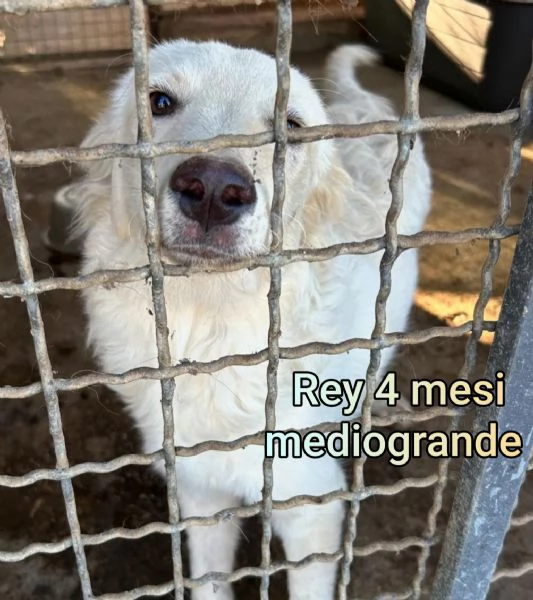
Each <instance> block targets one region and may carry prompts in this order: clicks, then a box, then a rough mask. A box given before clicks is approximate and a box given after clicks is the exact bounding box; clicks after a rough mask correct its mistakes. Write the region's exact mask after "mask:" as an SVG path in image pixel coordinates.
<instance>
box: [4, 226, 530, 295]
mask: <svg viewBox="0 0 533 600" xmlns="http://www.w3.org/2000/svg"><path fill="white" fill-rule="evenodd" d="M519 229H520V226H519V225H511V226H502V227H486V228H481V227H476V228H471V229H464V230H462V231H456V232H448V231H424V232H420V233H416V234H413V235H399V236H398V249H399V250H401V251H404V250H408V249H409V248H422V247H424V246H435V245H441V244H446V245H457V244H466V243H469V242H472V241H475V240H491V239H499V240H501V239H506V238H509V237H512V236H515V235H517V234H518V231H519ZM383 248H385V237H381V238H373V239H369V240H365V241H362V242H343V243H340V244H334V245H332V246H327V247H324V248H300V249H299V250H284V251H281V252H279V253H277V254H274V255H272V254H265V255H260V256H257V257H255V258H253V259H252V258H251V259H249V260H248V259H247V260H236V261H233V262H229V263H227V264H221V265H217V266H209V265H207V266H196V265H191V266H181V265H172V264H167V263H163V271H164V274H165V277H188V276H189V275H192V274H193V273H213V272H217V273H220V272H230V271H237V270H240V269H256V268H258V267H272V266H278V267H284V266H286V265H289V264H292V263H294V262H298V261H306V262H318V261H324V260H330V259H331V258H335V257H337V256H343V255H346V254H371V253H373V252H378V251H379V250H382V249H383ZM148 275H149V267H148V266H144V267H136V268H132V269H109V270H102V271H94V272H92V273H90V274H88V275H81V276H78V277H51V278H47V279H41V280H39V281H34V282H32V283H31V284H26V285H22V284H20V283H11V282H0V296H4V297H13V296H20V297H25V296H27V295H29V294H42V293H44V292H49V291H52V290H83V289H86V288H88V287H92V286H97V285H105V284H108V283H130V282H132V281H142V280H144V279H146V277H147V276H148Z"/></svg>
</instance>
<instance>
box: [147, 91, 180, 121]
mask: <svg viewBox="0 0 533 600" xmlns="http://www.w3.org/2000/svg"><path fill="white" fill-rule="evenodd" d="M176 104H177V103H176V100H175V99H174V98H172V97H171V96H169V95H168V94H166V93H165V92H158V91H155V92H151V93H150V107H151V109H152V114H153V115H154V116H155V117H164V116H165V115H170V114H172V113H173V112H174V110H175V109H176Z"/></svg>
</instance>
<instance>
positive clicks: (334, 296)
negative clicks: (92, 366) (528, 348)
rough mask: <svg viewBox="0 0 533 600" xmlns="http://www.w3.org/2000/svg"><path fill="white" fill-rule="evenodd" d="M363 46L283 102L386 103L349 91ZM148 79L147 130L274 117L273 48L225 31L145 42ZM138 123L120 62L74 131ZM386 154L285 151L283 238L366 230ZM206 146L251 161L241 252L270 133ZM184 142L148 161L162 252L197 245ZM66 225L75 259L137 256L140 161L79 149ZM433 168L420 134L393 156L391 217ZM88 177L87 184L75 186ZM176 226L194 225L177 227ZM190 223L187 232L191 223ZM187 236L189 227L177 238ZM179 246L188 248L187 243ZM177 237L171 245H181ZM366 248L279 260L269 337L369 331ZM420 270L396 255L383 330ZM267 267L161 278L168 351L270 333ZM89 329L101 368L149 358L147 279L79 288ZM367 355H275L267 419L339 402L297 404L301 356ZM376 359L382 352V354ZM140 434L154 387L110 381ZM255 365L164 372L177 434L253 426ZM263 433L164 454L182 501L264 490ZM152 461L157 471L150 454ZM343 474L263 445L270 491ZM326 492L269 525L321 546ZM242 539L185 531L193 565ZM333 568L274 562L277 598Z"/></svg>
mask: <svg viewBox="0 0 533 600" xmlns="http://www.w3.org/2000/svg"><path fill="white" fill-rule="evenodd" d="M374 58H375V57H374V54H373V53H372V52H371V51H370V50H368V49H365V48H363V47H358V46H347V47H342V48H340V49H338V50H337V51H336V52H334V53H333V55H332V56H331V58H330V60H329V63H328V73H327V77H328V80H327V81H328V84H327V86H328V87H330V88H331V90H330V91H331V103H330V105H329V107H328V108H327V109H326V108H325V106H324V104H323V102H322V101H321V99H320V98H319V95H318V94H317V92H316V91H315V90H314V89H313V87H312V85H311V83H310V82H309V80H308V79H307V78H306V77H305V76H304V75H302V74H301V73H300V72H298V71H297V70H295V69H293V70H292V71H291V91H290V100H289V110H290V111H292V112H293V113H295V114H297V115H298V117H299V118H300V119H301V120H302V121H303V122H304V123H305V125H319V124H324V123H329V122H341V123H360V122H365V121H373V120H379V119H390V118H394V112H393V110H392V108H391V106H390V105H389V103H388V102H387V101H386V100H384V99H383V98H381V97H379V96H376V95H375V94H373V93H370V92H367V91H365V90H363V89H362V88H361V87H360V85H359V84H358V83H357V81H356V80H355V78H354V73H353V68H354V67H355V66H357V65H358V64H362V63H364V64H366V63H371V62H372V61H373V60H374ZM150 80H151V84H152V86H153V87H154V88H157V89H158V90H166V91H168V92H169V93H170V94H171V95H172V96H174V97H176V98H177V99H178V100H179V102H180V107H179V109H178V110H177V111H176V112H175V113H174V114H173V115H171V116H166V117H154V138H155V140H156V141H171V140H172V141H175V140H199V139H202V138H209V137H212V136H216V135H220V134H226V133H253V132H259V131H264V130H266V129H268V128H270V127H271V123H272V118H273V109H274V98H275V92H276V69H275V63H274V61H273V59H272V58H270V57H268V56H266V55H264V54H261V53H259V52H256V51H254V50H244V49H235V48H232V47H229V46H227V45H224V44H221V43H216V42H210V43H193V42H189V41H176V42H171V43H165V44H163V45H160V46H158V47H156V48H154V49H153V50H152V51H151V53H150ZM136 138H137V120H136V110H135V96H134V82H133V75H132V72H131V71H130V72H128V73H127V74H126V75H125V76H124V77H123V78H122V79H121V80H120V82H119V83H118V85H117V86H116V88H115V91H114V93H113V95H112V100H111V103H110V106H109V108H108V109H107V110H106V111H105V112H104V113H103V114H102V115H101V116H100V118H99V120H98V121H97V123H96V124H95V126H94V127H93V129H92V130H91V132H90V133H89V135H88V136H87V138H86V140H85V141H84V146H93V145H96V144H99V143H109V142H125V143H126V142H127V143H134V142H135V141H136ZM396 153H397V142H396V137H394V136H385V135H379V136H372V137H368V138H361V139H354V140H336V141H320V142H316V143H311V144H300V145H296V146H294V145H291V146H290V147H289V148H288V150H287V168H286V202H285V207H284V230H285V236H284V247H285V248H298V247H305V246H307V247H318V246H326V245H331V244H335V243H338V242H347V241H352V240H364V239H367V238H370V237H375V236H380V235H382V234H383V232H384V222H385V215H386V212H387V209H388V207H389V204H390V191H389V181H388V180H389V177H390V173H391V167H392V164H393V161H394V159H395V156H396ZM215 154H216V155H217V156H218V157H222V158H229V159H231V160H233V161H239V162H240V163H241V164H242V165H245V166H246V167H247V168H248V169H250V170H251V171H252V172H253V175H254V178H255V180H256V184H255V185H256V191H257V203H256V206H255V208H254V210H253V211H252V212H251V213H250V214H248V215H244V216H243V217H242V218H241V219H240V220H239V221H237V222H236V223H235V224H233V225H228V226H226V227H227V228H228V232H229V234H230V235H229V238H228V239H230V243H229V246H225V247H224V248H222V251H223V252H229V253H232V254H233V255H234V256H240V257H243V256H253V255H255V254H257V253H261V252H266V251H267V250H268V248H269V244H270V232H269V209H270V205H271V198H272V192H273V176H272V158H273V145H268V146H262V147H260V148H255V149H228V150H222V151H219V152H216V153H215ZM188 158H189V156H188V155H178V156H176V155H174V156H167V157H161V158H158V159H156V160H155V167H156V172H157V177H158V197H157V205H158V210H159V216H160V227H161V232H162V248H161V251H162V255H163V257H164V258H165V259H166V260H168V261H171V262H172V261H173V262H179V261H193V262H195V261H198V260H202V259H201V258H198V257H195V252H194V246H191V247H192V250H191V247H189V246H190V244H189V242H191V240H192V237H194V231H195V230H194V228H193V229H191V227H189V226H190V225H191V223H192V221H188V219H187V218H186V217H185V216H184V215H183V214H181V212H180V210H179V208H178V205H177V202H176V201H175V198H174V196H173V193H172V192H171V191H170V189H169V179H170V177H171V174H172V173H173V171H174V169H175V168H176V166H177V165H179V164H180V163H181V162H183V161H184V160H186V159H188ZM82 188H83V189H84V190H85V193H84V197H83V199H82V200H83V201H82V202H81V204H82V206H81V212H80V223H81V226H82V227H83V228H84V229H85V232H86V244H85V260H84V267H83V271H84V273H90V272H92V271H95V270H98V269H110V268H116V269H122V268H127V267H134V266H139V265H144V264H147V253H146V248H145V245H144V231H145V229H144V221H143V219H144V217H143V211H142V204H141V192H140V189H141V181H140V167H139V162H138V161H137V160H134V159H121V160H114V161H111V160H107V161H101V162H99V163H96V164H92V165H91V166H90V167H89V168H88V172H87V175H86V178H85V180H84V186H82ZM430 188H431V182H430V175H429V170H428V167H427V165H426V162H425V159H424V154H423V150H422V147H421V144H420V142H419V141H418V142H417V143H416V145H415V147H414V149H413V151H412V153H411V159H410V162H409V165H408V167H407V169H406V171H405V179H404V189H405V201H404V207H403V211H402V213H401V216H400V218H399V226H398V229H399V232H400V233H403V234H411V233H415V232H417V231H419V230H420V229H421V228H422V226H423V223H424V220H425V217H426V214H427V211H428V207H429V202H430ZM87 190H88V192H89V193H86V192H87ZM191 231H192V232H193V233H191ZM188 236H189V237H188ZM191 236H192V237H191ZM187 248H189V250H187ZM184 249H185V250H184ZM380 258H381V253H374V254H370V255H367V256H343V257H339V258H336V259H334V260H331V261H326V262H315V263H312V264H308V263H306V262H298V263H296V264H292V265H290V266H288V267H286V268H284V269H283V284H282V296H281V314H282V326H281V328H282V336H281V340H280V343H281V345H282V346H293V345H297V344H303V343H306V342H311V341H314V340H320V341H327V342H339V341H341V340H343V339H346V338H349V337H362V338H365V337H366V338H368V337H369V336H370V334H371V331H372V328H373V325H374V302H375V298H376V294H377V291H378V288H379V273H378V269H379V261H380ZM416 283H417V255H416V251H414V250H412V251H409V252H405V253H403V254H402V255H401V256H400V258H399V259H398V261H397V262H396V264H395V267H394V270H393V282H392V292H391V296H390V299H389V301H388V305H387V306H388V311H387V330H388V331H401V330H403V329H404V328H405V327H406V323H407V318H408V313H409V310H410V306H411V303H412V297H413V293H414V290H415V287H416ZM268 284H269V272H268V269H257V270H252V271H248V270H245V271H238V272H232V273H228V274H197V275H194V276H190V277H187V278H184V277H180V278H167V279H166V280H165V293H166V300H167V312H168V323H169V330H170V343H171V351H172V358H173V361H174V362H176V363H177V362H178V361H180V360H181V359H190V360H198V361H208V360H211V359H214V358H217V357H219V356H222V355H226V354H231V353H245V352H255V351H257V350H260V349H262V348H264V347H265V346H266V344H267V330H268V321H269V320H268V305H267V298H266V296H267V291H268ZM84 297H85V303H86V310H87V314H88V317H89V340H90V342H91V344H92V346H93V347H94V349H95V352H96V355H97V357H98V360H99V361H100V364H101V366H102V368H104V369H105V370H106V371H108V372H112V373H120V372H122V371H126V370H128V369H132V368H134V367H140V366H151V367H156V366H157V358H156V357H157V351H156V345H155V330H154V319H153V316H152V310H151V309H152V302H151V292H150V285H149V283H148V282H139V283H131V284H127V285H116V286H114V287H112V288H106V287H98V288H90V289H88V290H86V291H85V292H84ZM368 358H369V354H368V352H367V351H363V350H353V351H351V352H349V353H345V354H341V355H337V356H309V357H306V358H303V359H299V360H293V361H288V360H282V361H281V364H280V368H279V395H278V400H277V408H276V423H277V428H278V429H288V428H301V427H307V426H311V425H313V424H317V423H319V422H322V421H332V420H339V419H341V418H342V415H341V412H340V408H342V407H340V408H326V407H323V408H310V407H305V406H304V407H300V408H296V407H294V406H293V404H292V372H293V371H296V370H300V371H313V372H315V373H317V374H318V375H319V377H320V378H321V379H326V378H335V379H340V378H349V379H356V378H364V376H365V372H366V369H367V365H368ZM390 358H391V350H390V349H389V350H385V351H384V352H383V360H382V368H383V369H384V368H385V367H386V365H387V364H388V362H389V360H390ZM115 389H116V391H117V393H118V394H120V396H121V397H122V399H123V400H124V402H125V404H126V406H127V407H128V409H129V411H130V413H131V415H132V416H133V418H134V420H135V423H136V424H137V426H138V427H139V430H140V432H141V435H142V439H143V450H144V451H145V452H153V451H156V450H158V449H160V448H161V446H162V439H163V421H162V414H161V407H160V385H159V383H158V382H157V381H138V382H135V383H129V384H126V385H120V386H116V388H115ZM265 396H266V365H265V364H262V365H259V366H255V367H230V368H227V369H224V370H222V371H219V372H217V373H215V374H212V375H196V376H192V375H187V376H183V377H179V378H177V379H176V393H175V399H174V415H175V423H176V435H175V443H176V445H183V446H188V445H191V444H195V443H197V442H202V441H204V440H210V439H214V440H231V439H234V438H237V437H240V436H242V435H245V434H251V433H254V432H257V431H259V430H261V429H263V428H264V424H265V416H264V407H265ZM262 461H263V448H262V447H259V446H249V447H247V448H246V449H244V450H239V451H236V452H220V453H217V452H207V453H204V454H201V455H199V456H195V457H192V458H179V459H178V460H177V475H178V481H179V501H180V505H181V514H182V516H183V517H189V516H193V515H197V516H198V515H209V514H212V513H214V512H216V511H219V510H221V509H224V508H228V507H232V506H235V505H238V504H241V503H253V502H257V501H258V500H260V498H261V489H262V486H263V482H262ZM158 467H159V468H160V470H161V471H162V470H163V468H162V465H161V464H159V465H158ZM344 486H345V478H344V475H343V472H342V470H341V468H340V466H339V464H338V463H337V462H336V461H335V460H334V459H332V458H330V457H327V456H326V457H325V458H322V459H319V460H317V459H308V458H302V459H283V460H281V459H280V460H275V461H274V499H275V500H283V499H287V498H290V497H291V496H294V495H299V494H323V493H326V492H329V491H332V490H336V489H340V488H343V487H344ZM343 514H344V511H343V506H342V503H341V502H333V503H329V504H325V505H320V506H305V507H301V508H294V509H291V510H284V511H275V512H274V517H273V527H274V530H275V532H276V533H277V534H279V535H280V536H281V538H282V541H283V545H284V548H285V553H286V555H287V558H288V559H289V560H299V559H301V558H303V557H304V556H306V555H308V554H310V553H313V552H335V551H337V550H338V549H339V547H340V544H341V527H342V521H343ZM238 537H239V526H238V524H237V523H236V522H235V521H228V522H223V523H221V524H220V525H217V526H213V527H194V528H191V529H189V530H188V538H189V545H190V554H191V568H192V576H193V577H198V576H201V575H203V574H204V573H206V572H208V571H225V572H230V571H231V570H232V568H233V564H234V562H233V561H234V551H235V546H236V544H237V541H238ZM335 578H336V567H335V566H333V565H330V564H323V563H318V564H315V565H312V566H309V567H307V568H305V569H300V570H295V571H294V570H291V571H290V572H289V588H290V597H291V600H327V599H328V598H332V597H333V593H334V587H335ZM192 595H193V598H194V599H195V600H207V599H214V598H217V599H220V600H228V599H230V598H232V597H233V596H232V592H231V587H230V586H228V585H220V586H213V585H212V584H207V585H205V586H202V587H200V588H198V589H197V590H195V591H193V594H192Z"/></svg>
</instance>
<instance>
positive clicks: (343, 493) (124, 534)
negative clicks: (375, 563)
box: [0, 475, 437, 562]
mask: <svg viewBox="0 0 533 600" xmlns="http://www.w3.org/2000/svg"><path fill="white" fill-rule="evenodd" d="M436 480H437V477H436V475H428V476H426V477H408V478H405V479H402V480H400V481H397V482H396V483H394V484H389V485H374V486H368V487H366V488H364V489H363V490H361V491H360V492H357V497H358V499H360V500H366V499H368V498H373V497H377V496H388V497H390V496H394V495H396V494H401V493H402V492H404V491H406V490H410V489H423V488H427V487H431V486H432V485H434V484H435V482H436ZM352 496H353V494H352V492H350V491H348V490H334V491H332V492H328V493H327V494H322V495H317V496H313V495H308V494H302V495H300V496H293V497H291V498H288V499H287V500H274V501H273V508H274V509H276V510H289V509H292V508H295V507H297V506H304V505H309V504H327V503H330V502H335V501H338V500H345V501H347V500H351V499H352ZM261 508H262V505H261V503H260V502H256V503H254V504H250V505H247V506H235V507H230V508H227V509H224V510H222V511H219V512H217V513H215V514H213V515H209V516H206V517H189V518H187V519H183V520H181V521H180V522H179V523H176V524H169V523H149V524H147V525H145V526H143V527H140V528H138V529H127V528H117V529H112V530H109V531H104V532H102V533H98V534H91V535H89V534H82V539H83V544H84V546H86V545H88V546H95V545H100V544H104V543H107V542H109V541H110V540H113V539H140V538H142V537H146V536H148V535H152V534H155V533H161V534H171V533H173V532H175V531H183V530H185V529H187V528H188V527H208V526H212V525H216V524H217V523H219V522H221V521H227V520H229V519H234V518H249V517H253V516H255V515H257V514H260V512H261ZM410 539H411V538H404V539H403V540H399V542H397V544H398V547H393V546H392V544H393V542H383V541H379V542H374V543H372V544H370V545H369V546H368V548H366V549H363V550H362V551H361V552H362V554H361V556H369V555H370V554H373V553H375V552H382V551H387V552H396V551H400V550H402V549H405V547H404V545H405V544H406V543H407V542H406V540H410ZM417 539H419V540H421V541H419V542H416V543H415V542H413V544H412V545H418V546H421V545H422V543H433V542H426V541H425V540H422V538H417ZM409 543H410V542H409ZM71 544H72V540H71V539H70V538H65V539H63V540H60V541H58V542H48V543H36V544H29V545H28V546H26V547H25V548H22V549H21V550H17V551H11V552H6V551H0V562H20V561H22V560H25V559H27V558H29V557H31V556H34V555H36V554H57V553H59V552H63V551H64V550H66V549H67V548H70V547H71Z"/></svg>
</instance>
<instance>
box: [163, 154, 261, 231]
mask: <svg viewBox="0 0 533 600" xmlns="http://www.w3.org/2000/svg"><path fill="white" fill-rule="evenodd" d="M170 189H171V190H172V191H173V192H174V194H175V197H176V200H177V202H178V205H179V207H180V210H181V211H182V213H183V214H184V215H185V216H186V217H188V218H189V219H192V220H194V221H196V222H197V223H198V224H199V225H200V227H201V228H202V230H203V231H205V232H206V233H207V232H208V231H210V230H211V229H213V228H215V227H217V226H219V225H230V224H232V223H235V222H236V221H237V220H238V219H239V218H240V217H241V216H242V215H243V214H245V213H247V212H250V211H252V210H253V208H254V205H255V202H256V200H257V195H256V191H255V185H254V180H253V177H252V174H251V173H250V171H249V170H248V169H247V168H246V167H244V165H241V164H239V163H237V162H232V161H229V160H223V159H220V158H217V157H213V156H206V157H203V156H194V157H193V158H189V159H188V160H186V161H185V162H183V163H181V164H180V165H179V166H178V167H177V168H176V170H175V171H174V173H173V174H172V177H171V178H170Z"/></svg>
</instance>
